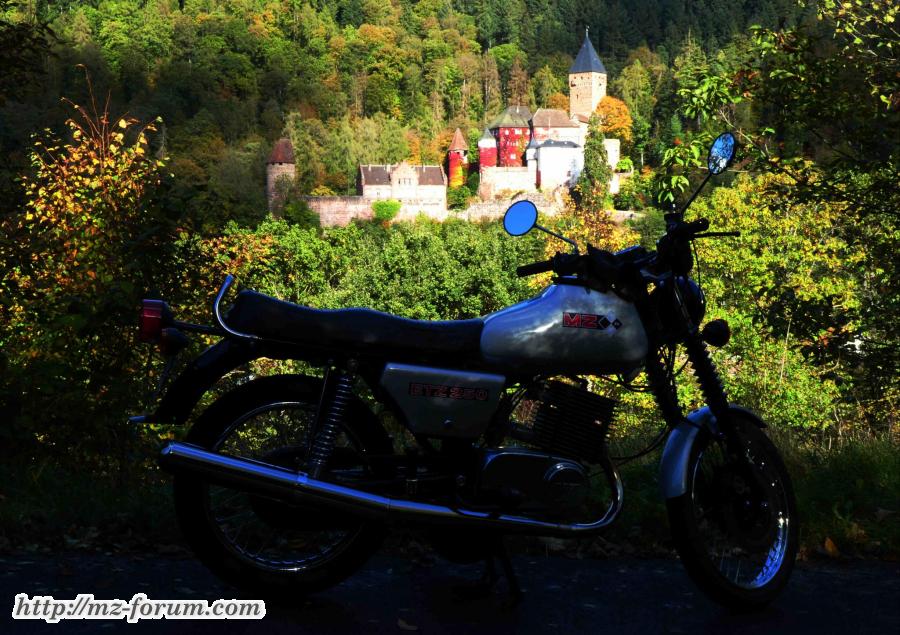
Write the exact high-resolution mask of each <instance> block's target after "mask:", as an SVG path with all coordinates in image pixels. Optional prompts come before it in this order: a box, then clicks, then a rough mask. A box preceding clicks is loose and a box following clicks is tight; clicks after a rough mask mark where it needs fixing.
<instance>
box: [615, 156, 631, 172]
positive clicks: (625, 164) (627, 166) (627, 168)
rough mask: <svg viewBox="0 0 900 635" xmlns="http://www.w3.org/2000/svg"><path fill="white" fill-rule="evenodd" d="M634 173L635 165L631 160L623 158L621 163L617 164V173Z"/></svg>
mask: <svg viewBox="0 0 900 635" xmlns="http://www.w3.org/2000/svg"><path fill="white" fill-rule="evenodd" d="M633 171H634V163H632V161H631V158H629V157H622V158H621V159H619V162H618V163H616V172H633Z"/></svg>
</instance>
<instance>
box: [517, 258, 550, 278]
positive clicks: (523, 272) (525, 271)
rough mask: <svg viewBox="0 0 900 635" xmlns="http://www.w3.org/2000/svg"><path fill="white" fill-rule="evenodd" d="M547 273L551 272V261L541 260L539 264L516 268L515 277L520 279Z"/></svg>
mask: <svg viewBox="0 0 900 635" xmlns="http://www.w3.org/2000/svg"><path fill="white" fill-rule="evenodd" d="M547 271H553V260H552V259H551V260H542V261H540V262H533V263H531V264H530V265H522V266H521V267H516V275H517V276H519V277H520V278H527V277H528V276H536V275H537V274H539V273H546V272H547Z"/></svg>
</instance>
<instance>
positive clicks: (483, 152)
mask: <svg viewBox="0 0 900 635" xmlns="http://www.w3.org/2000/svg"><path fill="white" fill-rule="evenodd" d="M494 167H497V140H496V139H494V135H492V134H491V131H490V130H488V129H487V128H485V129H484V134H483V135H481V138H480V139H479V140H478V168H479V169H480V170H483V169H484V168H494Z"/></svg>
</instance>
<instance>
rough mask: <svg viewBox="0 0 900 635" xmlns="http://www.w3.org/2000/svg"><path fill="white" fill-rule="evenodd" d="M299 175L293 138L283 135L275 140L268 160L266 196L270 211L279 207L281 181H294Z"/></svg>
mask: <svg viewBox="0 0 900 635" xmlns="http://www.w3.org/2000/svg"><path fill="white" fill-rule="evenodd" d="M296 175H297V166H296V165H295V164H294V147H293V146H292V145H291V140H290V139H288V138H287V137H282V138H281V139H279V140H278V141H276V142H275V146H274V147H273V148H272V154H270V155H269V160H268V161H266V198H267V199H268V201H269V211H270V212H271V211H273V210H274V209H276V208H277V207H278V199H279V197H280V193H279V182H283V181H286V180H288V181H290V182H293V180H294V178H295V177H296Z"/></svg>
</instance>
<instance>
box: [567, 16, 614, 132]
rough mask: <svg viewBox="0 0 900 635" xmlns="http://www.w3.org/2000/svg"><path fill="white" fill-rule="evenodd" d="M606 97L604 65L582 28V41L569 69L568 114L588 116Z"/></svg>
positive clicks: (571, 115)
mask: <svg viewBox="0 0 900 635" xmlns="http://www.w3.org/2000/svg"><path fill="white" fill-rule="evenodd" d="M604 97H606V67H605V66H603V62H601V61H600V57H599V56H598V55H597V51H595V50H594V46H593V45H592V44H591V40H590V38H588V31H587V29H585V30H584V42H583V43H582V44H581V50H580V51H578V57H576V58H575V61H574V62H572V67H571V68H570V69H569V116H570V117H575V116H576V115H580V116H581V117H585V118H587V117H590V116H591V114H593V112H594V109H595V108H596V107H597V104H599V103H600V100H601V99H603V98H604Z"/></svg>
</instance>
